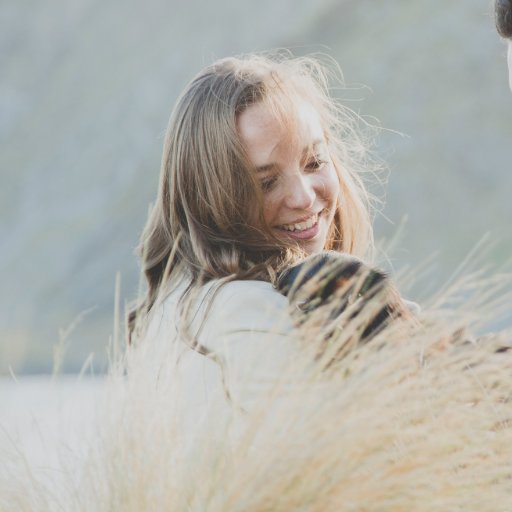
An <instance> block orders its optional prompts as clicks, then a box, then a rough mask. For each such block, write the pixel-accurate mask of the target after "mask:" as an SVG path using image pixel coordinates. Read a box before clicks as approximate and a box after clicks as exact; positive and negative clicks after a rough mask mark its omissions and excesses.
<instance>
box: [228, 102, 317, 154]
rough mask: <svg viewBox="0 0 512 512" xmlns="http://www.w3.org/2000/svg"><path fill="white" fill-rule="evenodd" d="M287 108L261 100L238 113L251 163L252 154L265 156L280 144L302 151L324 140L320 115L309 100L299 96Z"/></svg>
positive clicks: (239, 130) (241, 134)
mask: <svg viewBox="0 0 512 512" xmlns="http://www.w3.org/2000/svg"><path fill="white" fill-rule="evenodd" d="M283 106H285V105H283V104H280V105H278V107H283ZM288 107H289V108H275V105H273V104H272V103H270V104H269V103H267V102H265V101H262V102H259V103H256V104H254V105H252V106H250V107H249V108H247V109H246V110H245V111H244V112H243V113H242V114H240V116H239V119H238V123H237V125H238V132H239V134H240V137H241V139H242V142H243V144H244V145H245V147H246V150H247V151H248V153H249V156H250V157H251V160H252V161H253V162H254V160H255V159H254V158H253V157H254V156H255V153H257V154H258V155H259V156H260V157H261V158H262V159H266V158H269V157H270V156H271V154H272V153H273V152H274V150H275V149H277V148H278V147H279V146H282V145H287V146H289V147H290V149H293V150H297V151H299V150H300V151H303V150H304V149H310V148H312V147H313V146H315V145H318V144H320V143H322V142H323V141H324V131H323V127H322V123H321V118H320V115H319V113H318V111H317V110H316V109H315V108H314V107H313V105H311V103H309V102H307V101H306V100H303V99H300V100H298V101H295V102H293V103H289V105H288ZM258 160H259V158H258Z"/></svg>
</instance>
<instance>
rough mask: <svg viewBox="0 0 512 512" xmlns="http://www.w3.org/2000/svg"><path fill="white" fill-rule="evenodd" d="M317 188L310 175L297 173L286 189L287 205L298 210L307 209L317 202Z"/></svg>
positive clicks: (291, 178)
mask: <svg viewBox="0 0 512 512" xmlns="http://www.w3.org/2000/svg"><path fill="white" fill-rule="evenodd" d="M315 197H316V194H315V189H314V187H313V183H311V180H310V178H309V176H304V175H295V176H293V177H290V179H289V180H288V183H287V190H286V198H285V202H286V206H287V207H288V208H293V209H296V210H307V209H309V208H311V207H312V206H313V203H314V202H315Z"/></svg>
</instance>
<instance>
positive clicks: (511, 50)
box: [494, 0, 512, 90]
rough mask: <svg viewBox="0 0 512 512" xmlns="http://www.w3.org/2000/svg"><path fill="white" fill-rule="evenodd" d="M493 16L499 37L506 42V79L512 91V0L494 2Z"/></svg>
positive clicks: (496, 0)
mask: <svg viewBox="0 0 512 512" xmlns="http://www.w3.org/2000/svg"><path fill="white" fill-rule="evenodd" d="M494 14H495V20H496V29H497V30H498V33H499V35H500V36H501V37H503V38H504V39H506V41H507V46H508V51H507V60H508V77H509V85H510V89H511V90H512V0H495V2H494Z"/></svg>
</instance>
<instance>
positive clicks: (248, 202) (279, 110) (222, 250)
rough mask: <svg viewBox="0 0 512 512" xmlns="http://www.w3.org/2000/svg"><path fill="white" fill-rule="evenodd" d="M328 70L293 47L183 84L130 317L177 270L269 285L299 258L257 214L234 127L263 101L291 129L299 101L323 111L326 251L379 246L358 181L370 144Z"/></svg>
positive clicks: (250, 173) (221, 64) (257, 193)
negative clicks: (328, 214) (329, 220)
mask: <svg viewBox="0 0 512 512" xmlns="http://www.w3.org/2000/svg"><path fill="white" fill-rule="evenodd" d="M330 72H331V70H330V68H329V66H327V65H325V64H324V63H322V62H321V61H320V60H319V59H318V58H313V57H299V58H293V57H292V56H291V55H290V54H289V53H287V52H274V53H271V54H264V55H261V54H259V55H254V54H252V55H246V56H242V57H238V58H226V59H222V60H219V61H217V62H215V63H214V64H212V65H211V66H209V67H207V68H206V69H204V70H203V71H202V72H201V73H199V75H197V76H196V77H195V78H194V79H193V80H192V82H191V83H190V84H189V85H188V86H187V87H186V88H185V90H184V92H183V93H182V95H181V96H180V97H179V99H178V101H177V103H176V105H175V107H174V110H173V112H172V114H171V118H170V121H169V125H168V128H167V133H166V136H165V143H164V149H163V156H162V164H161V174H160V184H159V190H158V197H157V200H156V203H155V205H154V207H153V209H152V211H151V213H150V215H149V219H148V221H147V224H146V227H145V229H144V232H143V234H142V238H141V242H140V247H139V252H140V255H141V259H142V267H143V271H144V274H145V277H146V280H147V284H148V290H147V295H146V297H145V299H144V301H143V303H142V304H141V305H139V307H138V308H136V309H135V310H134V311H132V312H131V313H130V315H129V326H130V328H129V330H130V331H131V328H133V325H134V321H135V319H136V316H137V313H139V312H142V313H147V312H149V310H150V309H151V307H152V306H153V304H154V303H155V300H156V297H157V295H158V292H159V289H160V288H161V286H162V285H164V284H166V283H168V281H169V279H172V278H173V276H175V275H183V273H185V274H187V275H188V277H190V280H191V282H195V283H197V282H207V281H209V280H212V279H216V278H225V277H227V276H233V277H237V278H240V279H244V278H245V279H247V278H252V279H260V280H267V281H272V279H273V275H275V272H277V271H278V270H279V269H280V268H282V267H283V266H284V265H286V264H289V263H290V262H292V261H293V260H294V258H296V257H297V256H298V255H299V254H300V250H299V249H298V248H297V247H296V246H295V247H294V246H293V244H291V243H290V244H284V243H283V242H282V241H279V240H277V239H276V238H275V237H274V236H273V235H272V233H271V232H270V229H269V227H268V226H266V225H265V221H264V219H263V214H262V213H260V217H259V222H258V225H252V224H250V223H249V222H248V219H249V218H251V215H250V211H253V210H254V205H255V204H257V205H259V206H260V209H259V211H260V212H262V208H261V205H262V192H261V189H260V185H259V183H258V181H257V180H256V178H255V173H254V169H253V168H252V166H251V163H250V161H249V160H248V158H247V155H246V152H245V149H244V147H243V145H242V143H241V140H240V137H239V134H238V131H237V118H238V116H239V115H240V114H241V113H242V112H243V111H244V110H245V109H247V108H248V107H249V106H251V105H254V104H255V103H258V102H266V103H267V104H268V106H269V107H270V108H272V109H273V112H275V114H276V116H277V118H278V119H279V120H282V121H283V122H284V123H287V124H288V125H290V127H291V128H292V129H293V123H294V121H295V115H296V112H295V111H294V107H295V103H294V98H297V97H300V98H302V99H307V101H308V102H309V103H311V105H312V106H313V107H314V108H315V109H316V110H317V111H318V113H319V115H320V118H321V122H322V124H323V128H324V132H325V138H326V140H327V142H328V147H329V151H330V155H331V158H332V160H333V163H334V166H335V169H336V172H337V174H338V176H339V180H340V186H341V194H340V200H338V204H337V208H336V212H335V217H334V222H333V226H332V227H331V230H330V233H329V237H328V240H327V243H326V247H325V248H326V249H331V250H336V251H343V252H347V253H350V254H355V255H357V256H365V255H366V254H367V252H368V250H369V249H371V248H372V246H373V233H372V225H371V224H372V223H371V213H370V212H371V209H370V199H369V195H368V193H367V191H366V189H365V186H364V184H363V182H362V180H361V178H360V171H361V170H364V168H365V167H366V165H367V154H368V153H367V151H366V150H367V144H366V141H365V138H364V137H363V136H362V134H361V131H360V128H359V125H358V119H357V116H356V115H355V114H353V113H352V112H351V111H350V110H348V109H346V108H345V107H343V106H341V105H339V104H338V103H337V102H336V101H335V100H334V99H333V98H332V97H331V95H330V94H329V84H328V77H329V75H330Z"/></svg>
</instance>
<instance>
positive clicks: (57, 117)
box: [0, 0, 512, 372]
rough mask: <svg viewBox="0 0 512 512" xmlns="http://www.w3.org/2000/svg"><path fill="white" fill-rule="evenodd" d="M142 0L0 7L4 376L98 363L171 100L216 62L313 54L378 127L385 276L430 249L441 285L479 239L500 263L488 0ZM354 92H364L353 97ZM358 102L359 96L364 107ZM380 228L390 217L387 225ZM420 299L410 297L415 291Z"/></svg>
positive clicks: (505, 196) (499, 175) (125, 282)
mask: <svg viewBox="0 0 512 512" xmlns="http://www.w3.org/2000/svg"><path fill="white" fill-rule="evenodd" d="M432 5H433V3H432V2H431V1H428V0H416V1H415V2H409V1H407V0H387V1H386V2H380V1H378V0H338V1H336V0H320V1H316V2H314V3H313V2H308V1H306V0H295V1H294V0H279V1H277V2H276V1H270V0H263V1H262V2H258V3H251V2H235V1H234V0H233V1H231V2H229V1H224V2H217V3H207V2H200V1H198V0H193V1H189V2H177V1H163V0H151V1H149V2H140V1H136V0H125V1H124V2H121V1H119V0H112V1H110V2H108V3H103V2H101V3H100V2H96V1H94V0H74V1H73V2H62V1H60V2H59V1H55V2H44V3H39V2H34V1H29V2H16V1H15V0H7V1H4V2H2V3H1V4H0V22H1V26H2V27H3V30H2V31H1V32H0V61H1V62H2V73H1V77H0V179H1V184H2V186H1V188H0V231H1V236H0V249H1V250H0V269H1V276H2V281H3V286H2V291H1V293H0V372H6V371H7V370H8V367H9V365H10V366H12V367H13V368H14V370H15V371H18V372H23V371H25V372H37V371H42V370H49V369H50V367H51V358H52V347H53V345H54V344H56V343H57V341H58V339H59V329H60V328H66V327H67V326H68V325H69V324H71V323H72V322H73V321H74V320H76V319H77V317H78V316H79V315H80V314H82V313H84V312H85V314H84V315H83V319H82V321H81V322H80V323H79V324H78V325H77V326H76V327H75V329H74V330H73V331H72V332H71V333H70V334H69V336H68V338H67V341H68V343H69V348H68V354H67V356H66V364H65V367H64V368H65V370H67V371H74V370H77V369H79V368H80V366H81V364H82V363H83V361H84V360H85V358H86V356H87V354H89V353H90V352H93V351H94V352H95V353H96V356H95V357H96V361H98V363H97V365H96V368H101V362H102V361H104V360H105V355H104V354H105V345H106V343H107V341H108V338H109V334H110V333H111V331H112V319H113V303H114V280H115V274H116V272H120V273H121V276H122V292H121V297H122V299H121V302H122V303H124V301H125V300H130V299H132V298H133V297H134V296H135V295H136V293H137V289H138V280H139V278H138V267H137V260H136V258H135V256H134V255H133V252H134V248H135V246H136V244H137V240H138V237H139V234H140V232H141V229H142V227H143V225H144V222H145V217H146V212H147V209H148V204H149V203H150V201H152V199H153V197H154V195H155V191H156V185H157V180H158V172H159V161H160V154H161V146H162V142H163V133H164V130H165V127H166V124H167V119H168V116H169V113H170V110H171V107H172V105H173V103H174V101H175V99H176V96H177V95H178V93H179V92H180V90H181V89H182V88H183V86H184V85H185V84H186V82H187V81H188V80H189V79H190V78H191V77H192V76H193V75H194V74H195V73H197V72H198V71H199V70H200V69H201V68H202V67H203V66H204V65H206V64H208V63H210V62H211V61H212V60H214V59H215V58H218V57H222V56H225V55H231V54H236V53H241V52H247V51H253V50H262V49H268V48H272V47H276V46H280V47H289V48H291V49H292V50H293V51H294V53H296V54H302V53H309V52H325V53H328V54H329V55H331V56H333V57H334V58H335V59H336V60H338V62H339V63H340V65H341V67H342V69H343V71H344V75H345V79H346V81H347V83H348V84H349V85H350V86H351V88H350V89H349V90H347V91H344V92H340V94H341V95H342V97H343V98H344V99H345V100H346V102H347V104H348V105H350V106H351V107H352V108H353V109H354V110H357V111H359V112H360V113H361V114H363V115H365V116H375V118H377V119H378V120H380V123H381V124H382V126H384V127H386V128H390V129H392V130H396V131H398V132H401V133H403V134H405V135H406V136H401V135H398V134H396V133H394V132H392V131H384V132H383V133H382V137H381V140H380V146H379V149H380V150H381V152H382V154H383V155H384V157H385V158H386V160H387V161H388V162H389V164H390V168H391V171H392V172H391V175H390V180H389V185H388V187H387V198H386V206H385V208H384V211H383V213H384V216H382V217H379V218H378V220H377V224H376V227H377V237H378V238H389V237H391V236H393V234H394V233H395V231H396V230H397V225H398V224H399V223H400V222H401V220H402V219H403V218H404V216H406V215H407V216H408V221H407V224H406V228H405V234H404V235H403V238H402V239H401V240H400V241H399V243H398V247H399V249H398V250H396V251H395V252H394V253H393V254H392V260H391V264H392V266H393V267H394V268H395V269H400V268H402V267H403V266H404V265H406V264H409V265H413V266H414V265H416V264H418V263H419V262H421V261H424V260H425V259H426V258H427V257H428V256H430V255H431V254H433V253H434V252H436V251H438V252H439V256H438V258H437V260H436V264H435V265H436V266H435V267H434V271H435V272H433V273H432V274H431V275H429V282H430V283H431V284H433V285H434V284H436V283H439V282H441V281H442V280H444V279H445V278H446V276H448V275H449V274H450V273H451V271H452V270H453V269H454V267H455V266H456V264H457V263H458V262H459V261H461V260H462V259H463V257H464V256H465V255H466V254H467V253H468V251H469V250H470V249H471V248H472V247H473V246H474V245H475V244H476V243H477V241H478V240H479V239H480V238H481V237H482V235H483V234H484V233H486V232H488V231H489V230H492V233H491V237H490V238H491V239H495V240H499V241H500V242H501V244H500V245H499V246H498V247H497V249H495V250H494V251H493V252H492V253H491V254H490V255H489V261H490V262H494V263H499V262H502V261H504V260H505V259H506V258H509V257H510V256H509V255H510V254H511V253H512V240H511V233H510V227H509V226H510V220H511V219H512V202H511V201H510V199H509V196H510V193H511V191H512V186H511V185H512V174H511V172H510V171H511V165H510V157H511V155H512V144H511V142H510V141H511V140H512V95H510V92H509V91H508V90H507V80H506V69H505V47H504V45H503V44H502V43H500V41H499V39H498V37H497V36H496V35H495V34H494V30H493V23H492V19H491V17H490V14H489V13H490V12H491V8H490V3H489V2H488V1H487V0H465V1H464V2H460V1H455V0H447V1H445V2H442V4H437V7H441V6H442V8H443V10H442V11H440V10H437V11H434V10H432ZM361 84H364V85H365V86H367V87H362V86H361ZM363 100H364V101H363ZM385 218H387V219H389V220H391V221H392V222H389V221H388V220H385ZM424 292H425V290H424V289H422V288H421V286H420V287H417V288H416V289H413V290H412V293H413V295H416V296H417V297H421V296H422V294H423V293H424Z"/></svg>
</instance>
